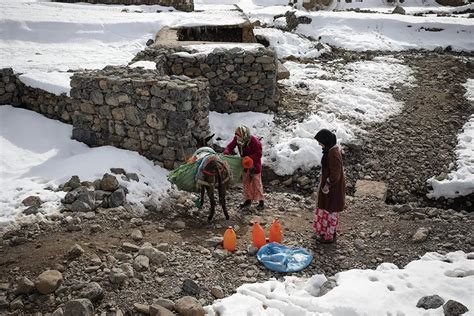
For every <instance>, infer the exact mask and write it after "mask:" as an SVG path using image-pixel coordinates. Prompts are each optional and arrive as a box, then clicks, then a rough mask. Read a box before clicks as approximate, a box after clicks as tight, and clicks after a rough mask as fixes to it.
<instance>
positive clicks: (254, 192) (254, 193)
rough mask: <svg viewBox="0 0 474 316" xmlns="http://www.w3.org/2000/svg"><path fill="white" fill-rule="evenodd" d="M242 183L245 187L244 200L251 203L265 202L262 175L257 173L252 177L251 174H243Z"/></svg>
mask: <svg viewBox="0 0 474 316" xmlns="http://www.w3.org/2000/svg"><path fill="white" fill-rule="evenodd" d="M242 182H243V186H244V199H245V200H251V201H263V200H264V197H263V184H262V174H261V173H256V174H254V175H253V176H250V173H249V172H244V173H243V174H242Z"/></svg>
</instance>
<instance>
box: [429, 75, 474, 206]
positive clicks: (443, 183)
mask: <svg viewBox="0 0 474 316" xmlns="http://www.w3.org/2000/svg"><path fill="white" fill-rule="evenodd" d="M465 87H466V94H465V97H466V99H468V100H469V101H471V102H474V79H469V80H468V81H467V82H466V84H465ZM456 156H457V161H456V165H455V167H456V168H455V169H454V170H453V171H451V172H450V173H449V174H448V175H447V178H446V179H442V180H437V179H436V178H431V179H429V180H428V183H429V184H431V186H432V187H433V191H432V192H430V193H429V194H428V197H430V198H440V197H442V196H443V197H447V198H455V197H459V196H464V195H468V194H471V193H474V115H471V118H470V119H469V121H468V122H467V123H466V124H465V125H464V127H463V130H462V133H461V134H460V135H459V136H458V145H457V146H456Z"/></svg>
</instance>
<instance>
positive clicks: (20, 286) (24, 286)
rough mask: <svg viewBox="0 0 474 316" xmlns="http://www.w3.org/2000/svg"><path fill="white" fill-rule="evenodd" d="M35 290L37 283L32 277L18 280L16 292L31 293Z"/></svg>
mask: <svg viewBox="0 0 474 316" xmlns="http://www.w3.org/2000/svg"><path fill="white" fill-rule="evenodd" d="M34 290H35V284H34V283H33V281H31V280H30V279H28V278H26V277H23V278H20V279H19V280H18V283H17V285H16V289H15V293H16V294H30V293H32V292H33V291H34Z"/></svg>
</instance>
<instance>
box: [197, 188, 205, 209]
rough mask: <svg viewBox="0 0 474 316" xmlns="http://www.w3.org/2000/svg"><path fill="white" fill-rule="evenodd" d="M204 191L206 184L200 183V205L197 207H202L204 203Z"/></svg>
mask: <svg viewBox="0 0 474 316" xmlns="http://www.w3.org/2000/svg"><path fill="white" fill-rule="evenodd" d="M204 193H206V186H204V185H202V186H201V205H199V209H202V206H203V205H204Z"/></svg>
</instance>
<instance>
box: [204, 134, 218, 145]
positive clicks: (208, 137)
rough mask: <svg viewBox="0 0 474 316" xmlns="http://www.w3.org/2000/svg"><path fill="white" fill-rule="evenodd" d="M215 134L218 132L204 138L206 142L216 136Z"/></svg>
mask: <svg viewBox="0 0 474 316" xmlns="http://www.w3.org/2000/svg"><path fill="white" fill-rule="evenodd" d="M214 135H216V134H212V135H211V136H207V137H206V138H204V142H205V143H207V142H209V141H210V140H211V139H212V138H213V137H214Z"/></svg>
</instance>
